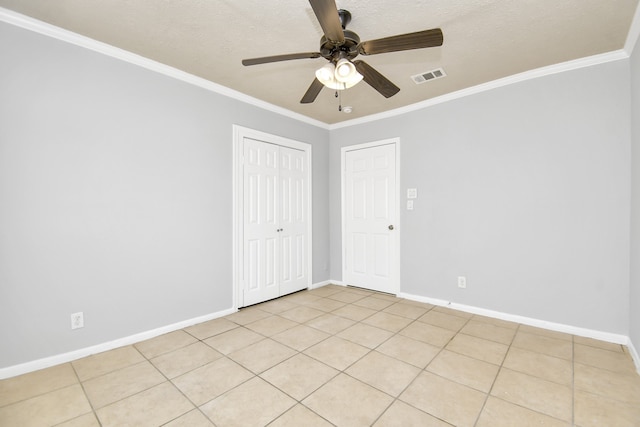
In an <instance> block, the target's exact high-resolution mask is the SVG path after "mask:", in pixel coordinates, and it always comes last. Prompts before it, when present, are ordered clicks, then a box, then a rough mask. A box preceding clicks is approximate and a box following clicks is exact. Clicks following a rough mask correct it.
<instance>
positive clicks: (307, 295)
mask: <svg viewBox="0 0 640 427" xmlns="http://www.w3.org/2000/svg"><path fill="white" fill-rule="evenodd" d="M284 299H285V300H286V301H289V302H293V303H296V304H302V305H306V304H308V303H310V302H313V301H317V300H319V299H322V297H321V296H317V295H314V294H312V293H311V292H308V291H300V292H296V293H294V294H291V295H287V296H285V297H284Z"/></svg>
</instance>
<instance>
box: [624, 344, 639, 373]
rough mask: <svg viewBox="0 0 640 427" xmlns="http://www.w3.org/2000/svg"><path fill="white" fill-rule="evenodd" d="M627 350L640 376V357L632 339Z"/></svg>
mask: <svg viewBox="0 0 640 427" xmlns="http://www.w3.org/2000/svg"><path fill="white" fill-rule="evenodd" d="M627 348H628V349H629V354H631V358H632V359H633V362H634V363H635V364H636V371H638V375H640V355H639V354H638V351H637V350H636V348H635V347H634V346H633V341H631V338H629V342H628V343H627Z"/></svg>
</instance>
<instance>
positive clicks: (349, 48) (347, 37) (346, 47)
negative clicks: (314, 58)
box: [320, 30, 360, 60]
mask: <svg viewBox="0 0 640 427" xmlns="http://www.w3.org/2000/svg"><path fill="white" fill-rule="evenodd" d="M359 44H360V37H359V36H358V35H357V34H356V33H354V32H353V31H350V30H344V43H342V44H339V45H336V44H334V43H332V42H330V41H329V40H327V38H326V37H325V36H322V38H321V39H320V54H321V55H322V56H323V57H324V58H326V59H328V60H331V59H337V58H338V57H339V56H340V55H339V53H340V52H344V53H345V54H346V56H347V58H349V59H353V58H355V57H356V56H358V45H359ZM336 53H338V55H336Z"/></svg>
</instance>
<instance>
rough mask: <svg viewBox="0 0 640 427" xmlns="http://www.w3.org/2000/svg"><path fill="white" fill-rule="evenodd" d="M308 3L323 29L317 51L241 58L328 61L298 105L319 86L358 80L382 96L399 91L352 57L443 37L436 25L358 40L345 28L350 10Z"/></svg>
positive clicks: (321, 0)
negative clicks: (379, 37) (372, 38)
mask: <svg viewBox="0 0 640 427" xmlns="http://www.w3.org/2000/svg"><path fill="white" fill-rule="evenodd" d="M309 3H311V7H312V8H313V12H314V13H315V15H316V18H318V21H319V22H320V26H321V27H322V31H323V32H324V36H322V38H321V39H320V52H302V53H291V54H285V55H275V56H265V57H261V58H252V59H243V60H242V64H243V65H245V66H248V65H258V64H266V63H270V62H279V61H289V60H292V59H307V58H320V57H322V58H325V59H326V60H328V61H329V64H327V65H325V66H324V67H323V68H321V69H319V70H318V71H317V72H316V78H315V79H314V80H313V83H311V86H309V89H307V92H306V93H305V94H304V96H303V97H302V99H301V100H300V103H302V104H309V103H312V102H313V101H315V99H316V97H317V96H318V94H319V93H320V90H321V89H322V87H323V86H327V87H330V88H332V89H336V90H339V89H347V88H349V87H351V86H353V85H355V84H356V83H358V82H359V81H360V80H364V81H365V82H367V83H368V84H369V85H370V86H371V87H373V88H374V89H375V90H377V91H378V92H380V94H382V95H383V96H384V97H385V98H389V97H392V96H393V95H395V94H396V93H398V92H399V91H400V88H399V87H397V86H396V85H394V84H393V83H392V82H391V81H390V80H389V79H387V78H386V77H384V76H383V75H382V74H380V73H379V72H378V71H377V70H376V69H375V68H373V67H372V66H371V65H369V64H367V63H366V62H364V61H362V60H355V61H354V60H353V59H354V58H355V57H357V56H358V55H377V54H379V53H387V52H397V51H401V50H411V49H422V48H427V47H436V46H442V42H443V36H442V30H441V29H440V28H434V29H431V30H424V31H418V32H415V33H407V34H400V35H397V36H391V37H385V38H381V39H376V40H368V41H364V42H361V41H360V37H358V35H357V34H356V33H354V32H353V31H350V30H347V29H346V27H347V25H348V24H349V22H350V21H351V13H349V11H347V10H343V9H340V10H338V9H337V7H336V4H335V0H309Z"/></svg>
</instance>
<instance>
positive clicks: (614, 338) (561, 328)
mask: <svg viewBox="0 0 640 427" xmlns="http://www.w3.org/2000/svg"><path fill="white" fill-rule="evenodd" d="M398 297H400V298H405V299H408V300H412V301H419V302H426V303H428V304H433V305H438V306H443V307H449V308H452V309H454V310H460V311H464V312H467V313H473V314H479V315H481V316H488V317H493V318H495V319H501V320H507V321H510V322H516V323H521V324H523V325H529V326H535V327H538V328H543V329H549V330H551V331H557V332H564V333H567V334H571V335H578V336H581V337H586V338H593V339H596V340H600V341H607V342H611V343H615V344H622V345H627V346H629V348H631V346H630V344H631V342H630V340H629V337H627V336H626V335H621V334H614V333H611V332H602V331H596V330H593V329H586V328H580V327H577V326H571V325H565V324H562V323H554V322H548V321H546V320H540V319H533V318H531V317H524V316H518V315H515V314H509V313H502V312H500V311H493V310H487V309H485V308H480V307H474V306H470V305H464V304H457V303H454V302H450V301H445V300H441V299H436V298H428V297H423V296H420V295H412V294H406V293H400V294H399V295H398ZM634 351H635V350H634ZM636 355H637V354H636ZM634 359H635V360H636V361H637V360H638V359H637V358H634ZM636 365H637V362H636Z"/></svg>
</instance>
